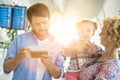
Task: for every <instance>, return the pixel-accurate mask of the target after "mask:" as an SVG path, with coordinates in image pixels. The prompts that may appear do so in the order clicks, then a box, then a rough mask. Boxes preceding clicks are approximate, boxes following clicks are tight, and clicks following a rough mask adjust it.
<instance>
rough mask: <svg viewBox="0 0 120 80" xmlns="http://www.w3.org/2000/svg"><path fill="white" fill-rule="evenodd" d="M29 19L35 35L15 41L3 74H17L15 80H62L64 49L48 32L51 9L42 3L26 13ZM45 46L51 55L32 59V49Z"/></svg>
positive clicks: (27, 35) (23, 35)
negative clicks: (61, 50)
mask: <svg viewBox="0 0 120 80" xmlns="http://www.w3.org/2000/svg"><path fill="white" fill-rule="evenodd" d="M27 19H28V21H29V23H30V25H31V27H32V31H30V32H28V33H24V34H21V35H18V36H17V37H16V38H15V39H14V41H13V42H12V44H11V45H10V47H9V49H8V51H7V55H6V58H5V61H4V71H5V72H6V73H9V72H11V71H14V73H13V78H12V80H52V77H53V78H60V77H61V76H62V74H63V69H64V67H63V62H64V58H63V57H62V56H61V55H60V54H61V53H60V47H61V46H60V45H59V44H58V43H57V42H56V41H55V38H54V37H53V36H52V35H51V34H50V33H49V32H48V30H49V19H50V12H49V9H48V7H47V6H46V5H44V4H42V3H36V4H34V5H32V6H31V7H29V8H28V10H27ZM43 45H46V46H50V48H49V51H48V55H42V56H41V57H39V56H38V57H36V58H33V57H31V54H32V53H31V50H30V48H29V47H30V46H43ZM41 65H42V66H41ZM41 68H44V69H41ZM42 72H43V73H42ZM41 74H42V75H41Z"/></svg>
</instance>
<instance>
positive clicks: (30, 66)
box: [5, 32, 64, 80]
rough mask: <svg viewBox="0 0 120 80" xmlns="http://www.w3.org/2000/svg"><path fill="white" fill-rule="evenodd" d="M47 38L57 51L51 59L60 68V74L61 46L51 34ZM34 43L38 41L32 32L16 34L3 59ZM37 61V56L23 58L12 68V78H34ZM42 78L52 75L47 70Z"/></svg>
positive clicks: (61, 67)
mask: <svg viewBox="0 0 120 80" xmlns="http://www.w3.org/2000/svg"><path fill="white" fill-rule="evenodd" d="M48 39H49V42H50V44H52V43H53V44H54V45H53V46H54V47H55V49H56V50H57V53H56V55H54V56H53V57H52V60H53V62H54V63H55V65H56V66H58V67H59V68H60V69H61V71H62V74H61V76H62V75H63V72H64V71H63V70H64V67H63V63H64V58H63V57H62V56H61V55H60V48H61V46H60V44H58V43H57V42H56V41H55V39H54V37H53V36H52V35H49V38H48ZM36 45H38V42H37V39H36V37H35V36H34V34H33V33H32V32H28V33H24V34H21V35H18V36H17V37H16V38H15V39H14V41H13V42H12V43H11V45H10V46H9V48H8V51H7V55H6V58H5V60H7V59H10V58H13V57H15V56H16V54H17V53H18V51H19V49H20V48H26V47H29V46H36ZM37 63H38V58H24V59H23V60H22V61H21V62H20V64H19V65H18V67H17V68H16V69H15V70H14V72H13V78H12V80H36V73H37ZM61 76H60V77H61ZM43 80H52V77H51V76H50V74H49V72H48V71H47V70H46V71H45V73H44V77H43Z"/></svg>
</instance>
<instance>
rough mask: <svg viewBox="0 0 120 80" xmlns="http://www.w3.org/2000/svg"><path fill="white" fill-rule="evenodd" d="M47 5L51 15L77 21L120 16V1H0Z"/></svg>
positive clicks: (13, 3)
mask: <svg viewBox="0 0 120 80" xmlns="http://www.w3.org/2000/svg"><path fill="white" fill-rule="evenodd" d="M37 2H42V3H45V4H46V5H47V6H48V7H49V8H50V11H51V13H54V12H58V13H59V14H62V15H68V17H72V18H75V19H82V18H94V17H99V18H101V19H102V18H104V17H107V16H116V15H120V12H119V11H120V6H119V3H120V0H0V3H1V4H12V5H15V4H17V5H22V6H27V7H29V6H30V5H32V4H34V3H37Z"/></svg>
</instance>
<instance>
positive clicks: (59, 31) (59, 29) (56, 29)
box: [50, 13, 77, 44]
mask: <svg viewBox="0 0 120 80" xmlns="http://www.w3.org/2000/svg"><path fill="white" fill-rule="evenodd" d="M50 31H51V32H52V33H53V34H54V35H55V37H56V38H57V39H58V41H59V42H60V43H62V44H67V43H69V42H70V41H72V40H73V39H75V38H77V35H76V31H75V21H74V20H73V19H69V18H68V17H67V16H65V15H60V14H57V13H56V14H54V15H53V17H52V19H51V27H50Z"/></svg>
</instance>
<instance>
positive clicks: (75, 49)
mask: <svg viewBox="0 0 120 80" xmlns="http://www.w3.org/2000/svg"><path fill="white" fill-rule="evenodd" d="M84 50H85V45H83V44H81V43H75V44H73V45H70V46H68V47H63V53H64V55H65V56H71V55H74V54H77V53H80V52H83V51H84Z"/></svg>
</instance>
